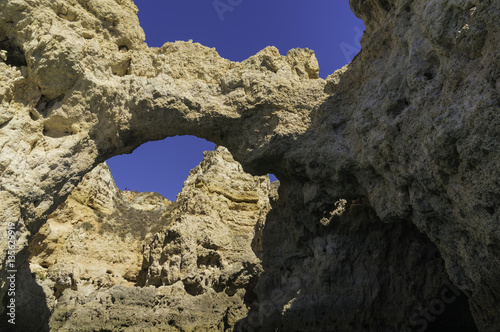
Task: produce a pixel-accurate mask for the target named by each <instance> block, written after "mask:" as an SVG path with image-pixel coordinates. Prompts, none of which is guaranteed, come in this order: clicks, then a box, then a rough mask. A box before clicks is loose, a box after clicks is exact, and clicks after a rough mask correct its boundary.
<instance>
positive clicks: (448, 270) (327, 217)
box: [0, 0, 500, 331]
mask: <svg viewBox="0 0 500 332" xmlns="http://www.w3.org/2000/svg"><path fill="white" fill-rule="evenodd" d="M350 5H351V8H352V9H353V11H354V12H355V14H356V15H358V16H359V17H360V18H362V19H363V20H364V22H365V26H366V31H365V33H364V36H363V38H362V40H361V45H362V51H361V53H360V54H359V55H358V56H357V57H356V58H355V59H354V60H353V62H352V63H351V64H350V65H349V66H346V67H345V68H343V69H341V70H339V71H337V72H335V73H333V74H332V75H331V76H329V77H328V78H327V79H326V80H322V79H319V78H318V77H317V73H318V66H317V62H316V60H315V57H314V54H313V52H312V51H309V50H300V49H296V50H291V51H289V52H288V53H287V55H286V56H282V55H280V54H279V52H278V51H277V50H276V49H275V48H272V47H270V48H266V49H264V50H262V51H261V52H259V53H258V54H256V55H255V56H252V57H250V58H249V59H247V60H245V61H243V62H241V63H234V62H230V61H228V60H225V59H222V58H220V57H219V56H218V55H217V53H216V52H215V50H213V49H209V48H206V47H203V46H201V45H199V44H193V43H186V42H176V43H167V44H165V45H164V46H163V47H161V48H148V47H147V46H146V45H145V44H144V42H143V41H144V34H143V32H142V30H141V29H140V26H139V24H138V21H137V17H136V15H135V14H136V7H135V6H134V5H133V3H132V2H131V1H128V0H119V1H118V0H116V1H115V0H92V1H83V0H56V1H49V0H15V1H14V0H9V1H7V0H1V1H0V46H1V48H2V49H3V51H4V52H3V53H2V54H3V56H2V59H3V61H0V73H1V76H0V77H1V80H0V107H1V111H0V114H1V116H0V120H1V121H0V123H1V124H0V149H1V152H0V172H1V180H0V181H1V182H0V189H1V190H0V202H2V203H1V204H2V209H0V211H1V212H0V215H1V216H2V221H3V222H2V224H1V230H0V237H1V239H2V242H1V245H2V248H0V249H1V254H2V255H3V256H2V258H3V257H5V256H6V253H7V250H6V249H7V241H5V238H6V237H7V234H8V232H7V230H8V227H9V225H11V224H15V225H16V227H17V230H18V238H17V251H18V254H17V257H16V264H18V266H21V264H23V262H25V261H26V259H27V257H28V253H27V251H26V248H27V246H28V244H29V243H30V242H32V240H33V237H34V235H35V234H36V233H37V231H38V230H39V228H40V227H41V225H42V224H43V223H44V220H45V218H46V217H47V215H48V214H50V213H51V212H52V211H53V210H54V209H55V208H56V207H57V206H58V205H59V204H60V203H62V202H63V201H64V200H65V198H66V197H67V196H68V195H69V193H70V192H71V191H72V190H73V188H74V187H75V186H76V185H77V183H79V182H80V180H81V179H82V177H83V176H84V175H85V174H86V173H88V172H89V171H90V170H91V169H92V168H94V167H95V166H96V165H98V164H99V163H100V162H102V161H104V160H106V159H107V158H109V157H111V156H113V155H116V154H121V153H127V152H130V151H132V150H133V149H134V148H136V147H137V146H139V145H140V144H141V143H143V142H146V141H149V140H156V139H161V138H164V137H167V136H172V135H179V134H191V135H196V136H199V137H203V138H206V139H208V140H211V141H213V142H215V143H217V144H220V145H223V146H225V147H227V148H228V149H229V151H231V153H232V154H233V156H234V157H235V159H236V160H238V161H239V162H240V163H241V164H242V166H243V168H244V169H245V170H246V171H248V172H250V173H252V174H254V175H258V174H265V173H273V174H276V175H277V177H278V178H279V179H280V182H281V185H280V194H279V200H278V201H277V202H276V203H275V204H274V206H273V210H272V211H273V212H271V213H270V214H269V215H268V217H267V222H266V226H265V227H264V229H263V234H262V262H263V263H262V264H263V265H262V266H263V269H264V271H263V273H262V274H261V277H260V279H259V281H258V283H257V286H256V288H255V293H256V295H257V297H258V301H256V304H255V306H254V309H253V311H251V312H250V313H249V315H248V319H247V320H242V321H241V322H240V324H243V325H244V326H248V324H250V326H251V327H253V328H257V327H258V328H261V329H268V330H270V329H282V330H293V329H299V330H336V329H337V330H338V329H343V330H353V331H359V330H360V329H364V330H374V331H390V330H391V331H392V330H394V331H402V330H409V329H411V328H414V329H417V330H418V329H424V328H425V327H431V328H432V327H433V326H431V325H433V324H445V323H446V324H447V322H448V321H449V319H448V320H447V319H446V316H447V314H446V313H445V311H446V310H448V311H450V312H451V314H450V315H451V316H453V315H454V316H460V317H465V318H471V317H473V319H474V322H475V325H477V328H478V329H479V330H481V331H498V330H500V318H499V316H498V312H500V302H499V301H498V298H500V277H499V271H500V258H499V257H500V224H499V216H500V211H499V209H498V206H500V183H499V179H500V170H499V168H498V165H499V162H500V147H499V142H498V137H499V134H500V116H499V114H500V113H499V112H498V110H499V102H498V100H499V98H498V96H499V92H500V91H499V89H500V87H499V85H498V83H497V81H498V76H499V73H500V60H499V59H500V56H499V53H498V45H500V40H499V38H500V33H499V28H500V23H499V21H498V14H499V13H500V3H499V2H498V1H495V0H484V1H481V0H442V1H425V0H413V1H411V0H351V1H350ZM343 200H345V206H344V201H343ZM342 206H344V212H343V213H340V210H342V209H340V210H339V208H340V207H342ZM335 211H336V212H335ZM346 211H347V212H349V211H351V212H352V214H349V213H346ZM331 212H334V213H333V214H332V213H331ZM9 223H10V224H9ZM154 247H155V246H154ZM155 248H162V247H161V246H156V247H155ZM207 250H208V249H207ZM1 261H2V262H4V261H5V260H4V259H2V260H1ZM2 264H4V263H2ZM144 268H145V271H144V274H143V275H144V276H146V277H145V280H146V281H145V282H147V280H148V278H150V279H149V280H151V281H152V282H154V283H157V282H159V280H161V282H162V283H168V282H170V281H169V280H170V279H169V278H171V277H170V276H169V277H166V278H162V277H160V278H156V277H155V273H161V272H160V269H159V268H156V263H155V261H154V260H153V261H152V262H151V265H150V266H145V267H144ZM1 271H2V275H0V279H1V280H2V282H3V283H5V282H6V266H5V264H4V265H3V268H2V269H1ZM184 276H186V274H183V272H182V271H181V272H179V273H178V274H177V275H176V276H175V277H172V278H173V279H172V280H177V279H179V278H180V279H183V278H184ZM153 280H154V281H153ZM443 285H445V286H443ZM446 285H450V286H451V287H453V289H455V288H458V289H457V292H456V293H453V292H452V293H453V294H455V295H454V296H455V298H454V300H453V301H451V302H447V301H448V300H447V299H451V298H452V296H451V295H450V289H451V287H450V286H446ZM443 287H446V288H444V289H443ZM5 289H6V284H3V285H2V291H5ZM273 294H274V295H273ZM443 294H446V296H445V298H444V300H446V301H444V300H443V297H442V295H443ZM460 294H463V295H460ZM464 297H466V299H467V301H466V302H467V303H465V302H464V303H465V305H462V304H463V303H462V304H461V301H462V300H459V299H463V298H464ZM436 304H440V306H439V307H437V306H436ZM441 304H442V306H441ZM454 305H456V307H455V306H454ZM266 308H267V309H266ZM469 308H470V310H469ZM429 312H430V313H429ZM451 323H453V322H451ZM245 324H246V325H245ZM243 325H242V326H243ZM435 326H437V325H435ZM451 329H455V330H456V327H451Z"/></svg>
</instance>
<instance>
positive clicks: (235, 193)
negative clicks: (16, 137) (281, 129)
mask: <svg viewBox="0 0 500 332" xmlns="http://www.w3.org/2000/svg"><path fill="white" fill-rule="evenodd" d="M269 193H270V183H269V178H268V177H253V176H251V175H249V174H247V173H244V172H243V171H242V169H241V165H239V164H238V163H237V162H235V161H234V160H233V158H232V156H231V155H230V154H229V152H228V151H227V150H226V149H225V148H222V147H218V148H216V150H215V151H213V152H206V153H205V159H204V160H203V162H202V163H201V164H200V165H199V166H198V167H196V168H195V169H193V171H192V172H191V174H190V175H189V177H188V179H187V180H186V182H185V185H184V188H183V190H182V191H181V193H180V194H179V195H178V197H177V200H176V201H175V202H174V203H170V202H169V201H168V200H166V199H165V198H163V197H161V196H160V195H159V194H154V193H136V192H129V191H124V192H122V191H120V190H118V189H117V188H116V186H115V184H114V181H113V179H112V177H111V173H110V171H109V169H108V168H107V166H106V165H105V164H101V165H99V166H97V167H96V168H95V169H94V170H93V171H92V172H90V173H88V174H87V175H86V176H85V177H84V179H83V181H82V182H81V183H80V184H79V185H78V186H77V187H76V189H75V190H74V191H73V192H72V193H71V195H70V196H69V197H68V199H67V200H66V202H65V203H63V204H62V205H61V206H59V207H58V208H57V209H56V211H55V212H54V213H52V214H51V215H50V216H49V218H48V220H47V223H46V224H45V225H44V226H43V227H42V228H41V229H40V231H39V232H38V233H37V235H36V236H35V238H34V240H33V241H32V243H31V244H30V248H29V249H30V254H31V256H30V258H29V267H28V266H24V267H23V269H24V270H23V273H24V275H23V278H24V279H21V284H20V285H19V288H22V289H23V290H24V291H25V292H26V294H25V295H24V298H23V303H22V308H19V311H20V312H19V315H20V317H23V318H24V319H23V321H22V322H19V323H18V330H25V331H36V330H38V329H39V328H41V329H42V330H46V329H48V328H50V329H51V330H56V331H57V330H78V331H96V330H102V329H106V330H127V331H144V330H150V331H152V330H155V329H156V331H163V330H172V331H177V330H185V331H189V330H191V329H192V328H193V327H196V329H197V330H198V331H199V330H206V331H217V330H219V331H224V330H228V329H231V328H232V327H234V325H235V323H236V322H237V321H238V320H240V319H242V318H244V317H245V316H246V314H247V312H248V308H247V306H248V305H247V304H246V302H249V301H250V300H253V299H254V298H255V294H254V293H253V288H254V286H255V284H256V281H257V279H258V276H259V274H260V273H261V271H262V268H261V264H260V260H259V259H258V258H257V257H256V255H255V254H254V252H253V251H252V243H253V241H254V240H255V239H257V238H258V237H259V230H260V229H262V226H263V224H264V221H265V216H266V213H267V211H268V210H269V207H270V206H269ZM256 235H257V236H256ZM257 252H258V251H257ZM148 286H149V287H148ZM153 286H154V287H153ZM40 290H41V291H42V292H43V294H44V296H45V297H46V300H43V299H42V298H40V297H41V296H43V295H41V294H42V293H41V292H40ZM34 294H38V296H35V295H34ZM5 327H8V326H4V328H5ZM153 327H154V328H153Z"/></svg>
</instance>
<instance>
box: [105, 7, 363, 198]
mask: <svg viewBox="0 0 500 332" xmlns="http://www.w3.org/2000/svg"><path fill="white" fill-rule="evenodd" d="M135 4H136V5H137V7H138V8H139V20H140V22H141V26H142V28H143V29H144V32H145V33H146V43H147V44H148V45H149V46H150V47H160V46H162V45H163V44H164V43H166V42H172V41H176V40H189V39H192V40H193V41H194V42H199V43H201V44H203V45H205V46H209V47H215V48H216V50H217V52H218V53H219V55H220V56H222V57H224V58H227V59H229V60H232V61H242V60H244V59H246V58H248V57H249V56H251V55H253V54H255V53H257V52H258V51H259V50H261V49H263V48H265V47H266V46H276V47H277V48H278V50H279V51H280V53H281V54H283V55H285V54H286V53H287V51H288V50H289V49H291V48H296V47H307V48H310V49H312V50H314V51H315V53H316V57H317V58H318V62H319V66H320V76H321V77H323V78H324V77H326V76H328V75H329V74H331V73H333V72H334V71H335V70H336V69H339V68H341V67H342V66H344V65H345V64H346V63H348V62H349V61H351V60H352V58H353V57H354V55H355V54H356V53H357V52H358V51H359V49H360V45H359V40H360V38H361V34H362V32H363V31H364V25H363V22H362V21H361V20H359V19H358V18H356V17H355V16H354V14H353V13H352V11H351V10H350V8H349V2H348V0H312V1H304V0H302V1H298V0H184V1H147V0H135ZM213 148H214V144H213V143H211V142H207V141H205V140H202V139H199V138H196V137H192V136H182V137H171V138H167V139H165V140H163V141H157V142H149V143H146V144H143V145H142V146H140V147H139V148H137V149H136V150H135V151H134V152H133V153H132V154H128V155H121V156H116V157H113V158H111V159H109V160H108V165H109V167H110V168H111V172H112V174H113V178H114V179H115V181H116V183H117V185H118V187H119V188H120V189H122V190H123V189H125V188H129V189H131V190H136V191H155V192H159V193H160V194H162V195H163V196H165V197H166V198H168V199H170V200H175V197H176V195H177V194H178V193H179V191H180V190H181V189H182V185H183V183H184V180H185V179H186V177H187V176H188V174H189V171H190V170H191V169H192V168H193V167H195V166H196V165H198V164H199V163H200V161H201V160H202V159H203V154H202V152H203V151H206V150H213Z"/></svg>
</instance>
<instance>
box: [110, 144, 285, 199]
mask: <svg viewBox="0 0 500 332" xmlns="http://www.w3.org/2000/svg"><path fill="white" fill-rule="evenodd" d="M214 148H215V144H214V143H212V142H209V141H206V140H204V139H201V138H198V137H195V136H175V137H169V138H166V139H164V140H161V141H154V142H148V143H145V144H143V145H141V146H140V147H139V148H137V149H136V150H135V151H134V152H132V153H131V154H125V155H120V156H115V157H113V158H110V159H108V160H107V164H108V166H109V168H110V169H111V173H112V174H113V179H114V180H115V182H116V185H117V187H118V188H119V189H120V190H122V191H123V190H127V191H137V192H156V193H159V194H161V195H162V196H163V197H165V198H167V199H169V200H171V201H175V200H176V196H177V194H178V193H179V192H180V191H181V189H182V187H183V185H184V181H185V180H186V178H187V177H188V175H189V172H190V171H191V170H192V169H193V168H194V167H196V166H198V164H199V163H200V162H201V161H202V160H203V152H204V151H212V150H213V149H214ZM269 177H270V180H271V181H277V180H278V179H277V178H276V176H274V175H273V174H269Z"/></svg>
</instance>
